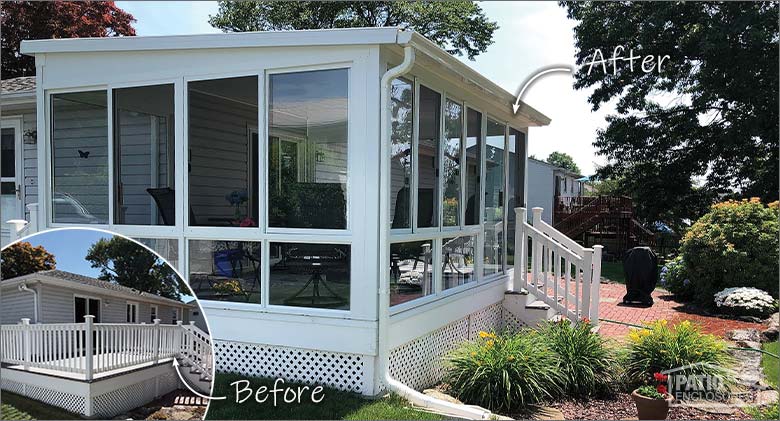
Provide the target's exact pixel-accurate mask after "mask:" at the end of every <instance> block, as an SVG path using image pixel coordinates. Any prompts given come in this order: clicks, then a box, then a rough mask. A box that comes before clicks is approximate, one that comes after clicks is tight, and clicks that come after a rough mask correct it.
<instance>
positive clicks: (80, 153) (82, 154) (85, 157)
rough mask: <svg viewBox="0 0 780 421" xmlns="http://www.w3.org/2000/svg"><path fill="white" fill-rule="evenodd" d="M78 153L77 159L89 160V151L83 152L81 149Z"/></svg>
mask: <svg viewBox="0 0 780 421" xmlns="http://www.w3.org/2000/svg"><path fill="white" fill-rule="evenodd" d="M78 151H79V158H84V159H87V158H89V151H86V152H84V151H82V150H81V149H79V150H78Z"/></svg>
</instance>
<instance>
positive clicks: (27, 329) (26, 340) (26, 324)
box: [22, 318, 31, 370]
mask: <svg viewBox="0 0 780 421" xmlns="http://www.w3.org/2000/svg"><path fill="white" fill-rule="evenodd" d="M22 326H23V329H24V330H23V332H24V339H23V343H22V347H23V351H24V352H23V355H24V364H23V365H22V367H23V368H24V369H25V370H27V369H28V368H29V367H28V366H29V363H30V354H31V350H30V319H28V318H24V319H22Z"/></svg>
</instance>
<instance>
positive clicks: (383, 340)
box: [377, 32, 492, 419]
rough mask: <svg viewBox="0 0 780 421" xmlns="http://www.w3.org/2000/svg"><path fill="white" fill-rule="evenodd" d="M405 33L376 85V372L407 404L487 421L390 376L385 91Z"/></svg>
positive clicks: (477, 411)
mask: <svg viewBox="0 0 780 421" xmlns="http://www.w3.org/2000/svg"><path fill="white" fill-rule="evenodd" d="M408 39H409V35H408V33H404V32H400V33H399V44H401V45H403V47H404V60H403V61H402V62H401V64H399V65H398V66H396V67H393V68H392V69H389V70H388V71H387V72H385V74H384V75H383V76H382V81H381V85H380V90H381V91H380V93H379V98H380V106H379V109H380V121H379V139H380V154H381V156H380V157H379V192H380V194H379V292H378V296H379V303H378V304H379V306H378V307H379V317H378V320H377V351H378V356H377V357H378V360H379V370H378V371H379V373H381V375H382V378H381V379H382V381H383V382H384V384H385V386H387V388H388V389H389V390H390V391H392V392H395V393H396V394H398V395H399V396H401V397H402V398H404V399H406V400H408V401H409V402H411V403H413V404H415V405H417V406H420V407H423V408H426V409H429V410H432V411H435V412H438V413H442V414H445V415H449V416H456V417H461V418H468V419H489V418H490V417H491V415H492V413H491V412H490V411H488V410H485V409H482V408H475V407H470V406H466V405H459V404H454V403H451V402H447V401H443V400H441V399H436V398H433V397H431V396H428V395H425V394H423V393H420V392H418V391H416V390H414V389H412V388H411V387H409V386H407V385H405V384H403V383H401V382H399V381H398V380H396V379H394V378H393V377H392V376H391V375H390V349H389V340H388V332H389V331H390V329H389V328H390V308H389V305H390V304H389V303H390V296H389V291H390V278H389V277H388V276H387V273H386V270H385V269H386V268H389V267H390V255H389V252H388V249H387V248H388V247H389V238H390V221H389V219H390V215H389V214H388V209H389V206H390V204H389V196H388V194H387V192H389V191H390V126H389V122H390V108H389V91H390V83H391V82H392V81H393V79H395V78H397V77H399V76H401V75H403V74H404V73H407V72H408V71H409V70H411V68H412V66H413V65H414V47H412V46H411V45H409V43H408V41H407V40H408Z"/></svg>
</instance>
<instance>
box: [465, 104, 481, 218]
mask: <svg viewBox="0 0 780 421" xmlns="http://www.w3.org/2000/svg"><path fill="white" fill-rule="evenodd" d="M481 159H482V113H480V112H478V111H475V110H472V109H471V108H469V109H468V110H467V111H466V166H465V171H466V220H465V225H479V223H480V220H479V207H480V197H479V195H480V182H481V181H480V171H481V167H480V161H481Z"/></svg>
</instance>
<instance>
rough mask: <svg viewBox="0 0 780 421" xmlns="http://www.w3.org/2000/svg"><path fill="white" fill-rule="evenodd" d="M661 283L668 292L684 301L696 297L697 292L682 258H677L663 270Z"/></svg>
mask: <svg viewBox="0 0 780 421" xmlns="http://www.w3.org/2000/svg"><path fill="white" fill-rule="evenodd" d="M659 283H660V284H661V286H662V287H664V288H666V290H667V291H669V292H671V293H672V294H674V295H676V296H678V297H680V298H682V299H685V300H690V299H692V298H693V296H694V292H695V290H694V289H693V284H692V283H691V280H690V278H689V277H688V271H687V270H685V263H684V262H683V258H682V256H677V257H675V258H674V259H672V260H670V261H669V262H667V263H666V264H665V265H664V267H662V268H661V276H660V281H659Z"/></svg>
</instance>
